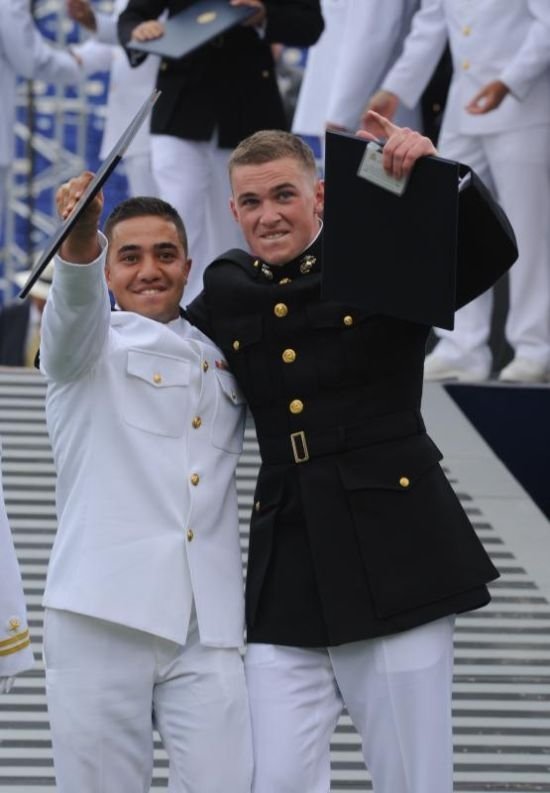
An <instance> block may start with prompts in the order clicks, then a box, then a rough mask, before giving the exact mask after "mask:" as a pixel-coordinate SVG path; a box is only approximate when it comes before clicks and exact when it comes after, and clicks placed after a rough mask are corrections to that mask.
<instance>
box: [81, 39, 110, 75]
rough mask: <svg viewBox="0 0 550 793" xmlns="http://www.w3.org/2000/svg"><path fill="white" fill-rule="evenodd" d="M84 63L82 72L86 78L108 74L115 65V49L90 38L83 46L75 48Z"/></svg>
mask: <svg viewBox="0 0 550 793" xmlns="http://www.w3.org/2000/svg"><path fill="white" fill-rule="evenodd" d="M72 49H73V52H75V53H76V54H77V55H78V57H79V58H80V60H81V61H82V67H81V68H82V71H83V72H84V74H85V75H86V76H89V75H90V74H95V72H108V71H109V70H110V69H111V66H112V63H113V48H112V47H111V45H110V44H103V43H102V42H100V41H99V40H98V39H96V38H95V37H94V38H89V39H87V40H86V41H85V42H83V43H82V44H76V45H75V46H74V47H73V48H72Z"/></svg>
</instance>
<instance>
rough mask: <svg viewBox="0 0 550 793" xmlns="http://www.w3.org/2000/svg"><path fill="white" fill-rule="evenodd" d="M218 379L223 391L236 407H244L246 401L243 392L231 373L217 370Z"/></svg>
mask: <svg viewBox="0 0 550 793" xmlns="http://www.w3.org/2000/svg"><path fill="white" fill-rule="evenodd" d="M216 377H217V378H218V383H219V384H220V386H221V389H222V391H223V392H224V394H225V395H226V397H227V398H228V399H230V400H231V402H233V404H234V405H242V404H243V403H244V402H245V401H246V400H245V397H244V394H243V392H242V391H241V389H240V388H239V386H238V384H237V380H236V379H235V376H234V375H232V374H231V372H226V371H224V370H223V369H216Z"/></svg>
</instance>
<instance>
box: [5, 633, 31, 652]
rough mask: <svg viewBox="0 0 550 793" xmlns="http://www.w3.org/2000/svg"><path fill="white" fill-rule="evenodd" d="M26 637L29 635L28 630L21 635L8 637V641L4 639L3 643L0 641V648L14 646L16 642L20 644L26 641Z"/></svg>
mask: <svg viewBox="0 0 550 793" xmlns="http://www.w3.org/2000/svg"><path fill="white" fill-rule="evenodd" d="M28 635H29V629H28V628H27V629H26V630H24V631H22V632H21V633H18V634H17V635H16V636H10V638H9V639H4V640H3V641H1V642H0V648H1V647H8V646H9V645H10V644H16V643H17V642H20V641H21V640H22V639H26V638H27V636H28Z"/></svg>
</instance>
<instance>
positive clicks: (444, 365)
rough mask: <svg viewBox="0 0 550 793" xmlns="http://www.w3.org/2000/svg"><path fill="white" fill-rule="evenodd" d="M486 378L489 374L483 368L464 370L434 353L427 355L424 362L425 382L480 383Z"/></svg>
mask: <svg viewBox="0 0 550 793" xmlns="http://www.w3.org/2000/svg"><path fill="white" fill-rule="evenodd" d="M488 377H489V372H488V371H487V369H485V367H481V366H478V367H469V368H468V369H466V368H465V367H463V366H460V365H459V364H457V363H455V362H454V361H450V360H449V359H448V358H444V357H443V356H441V355H437V354H436V353H431V354H430V355H427V356H426V359H425V361H424V379H425V380H458V381H460V382H461V383H480V382H482V381H483V380H487V378H488Z"/></svg>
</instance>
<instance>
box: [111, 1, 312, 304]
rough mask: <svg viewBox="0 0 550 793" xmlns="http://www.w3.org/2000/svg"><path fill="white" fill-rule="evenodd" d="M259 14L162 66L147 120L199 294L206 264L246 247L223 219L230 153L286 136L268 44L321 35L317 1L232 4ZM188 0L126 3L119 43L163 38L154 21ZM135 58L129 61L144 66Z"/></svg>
mask: <svg viewBox="0 0 550 793" xmlns="http://www.w3.org/2000/svg"><path fill="white" fill-rule="evenodd" d="M231 2H232V4H233V5H248V6H252V7H254V8H256V9H257V13H256V14H254V15H253V16H252V17H250V19H249V21H248V22H247V23H246V24H244V25H239V26H238V27H235V28H232V29H231V30H230V31H228V32H227V33H225V34H224V35H223V36H222V37H218V38H217V39H215V40H214V41H211V42H209V43H208V44H206V45H204V46H203V47H200V48H199V49H198V50H195V51H194V52H192V53H191V54H190V55H188V56H186V57H184V58H182V59H180V60H163V61H162V62H161V66H160V71H159V74H158V79H157V87H158V88H159V89H160V90H161V91H162V94H161V96H160V99H159V100H158V102H157V103H156V105H155V107H154V108H153V115H152V121H151V131H152V156H153V173H154V174H155V178H156V180H157V184H158V187H159V191H160V195H161V196H162V198H163V199H165V200H166V201H168V202H169V203H170V204H172V205H173V206H174V207H175V208H176V209H177V210H178V212H179V213H180V214H181V215H182V217H184V218H185V223H186V226H187V230H188V234H189V248H190V250H192V251H193V269H192V270H191V274H190V278H189V283H188V285H187V288H186V290H185V297H186V300H188V301H190V300H191V299H192V298H193V297H194V296H195V295H197V294H198V293H199V292H200V291H201V289H202V273H203V270H204V268H205V267H206V265H207V264H208V263H209V262H210V261H211V260H212V259H213V258H214V257H215V256H216V255H218V254H219V253H220V252H221V251H224V250H227V249H228V248H235V247H243V240H242V236H241V233H240V231H239V229H238V226H237V224H236V223H235V221H234V219H233V218H232V216H231V213H230V211H229V197H230V188H229V180H228V176H227V162H228V160H229V155H230V153H231V150H232V148H233V147H234V146H236V145H237V143H239V141H240V140H242V138H244V137H246V136H247V135H249V134H251V133H252V132H255V131H256V130H258V129H264V128H277V129H285V128H286V127H287V121H286V116H285V111H284V108H283V104H282V101H281V96H280V92H279V89H278V86H277V80H276V74H275V66H274V62H273V55H272V52H271V44H273V43H279V44H286V45H292V46H298V47H300V46H304V47H306V46H309V45H311V44H314V43H315V42H316V41H317V39H318V38H319V36H320V35H321V32H322V30H323V18H322V15H321V8H320V4H319V0H279V1H278V2H269V0H266V2H261V0H231ZM190 5H191V2H190V0H130V2H129V3H128V5H127V8H126V10H125V11H123V12H122V14H121V16H120V18H119V36H120V40H121V42H122V43H123V44H127V43H128V41H130V39H136V40H142V41H143V40H147V39H151V38H158V37H159V36H160V35H162V32H163V26H162V24H161V23H160V22H158V21H157V19H158V17H159V16H160V15H161V14H162V13H163V12H165V11H168V15H169V16H172V15H174V14H176V13H178V12H179V11H182V10H183V9H185V8H187V7H188V6H190ZM143 57H144V56H142V55H141V54H137V53H134V54H133V55H131V61H132V63H140V62H141V61H142V60H143Z"/></svg>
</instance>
